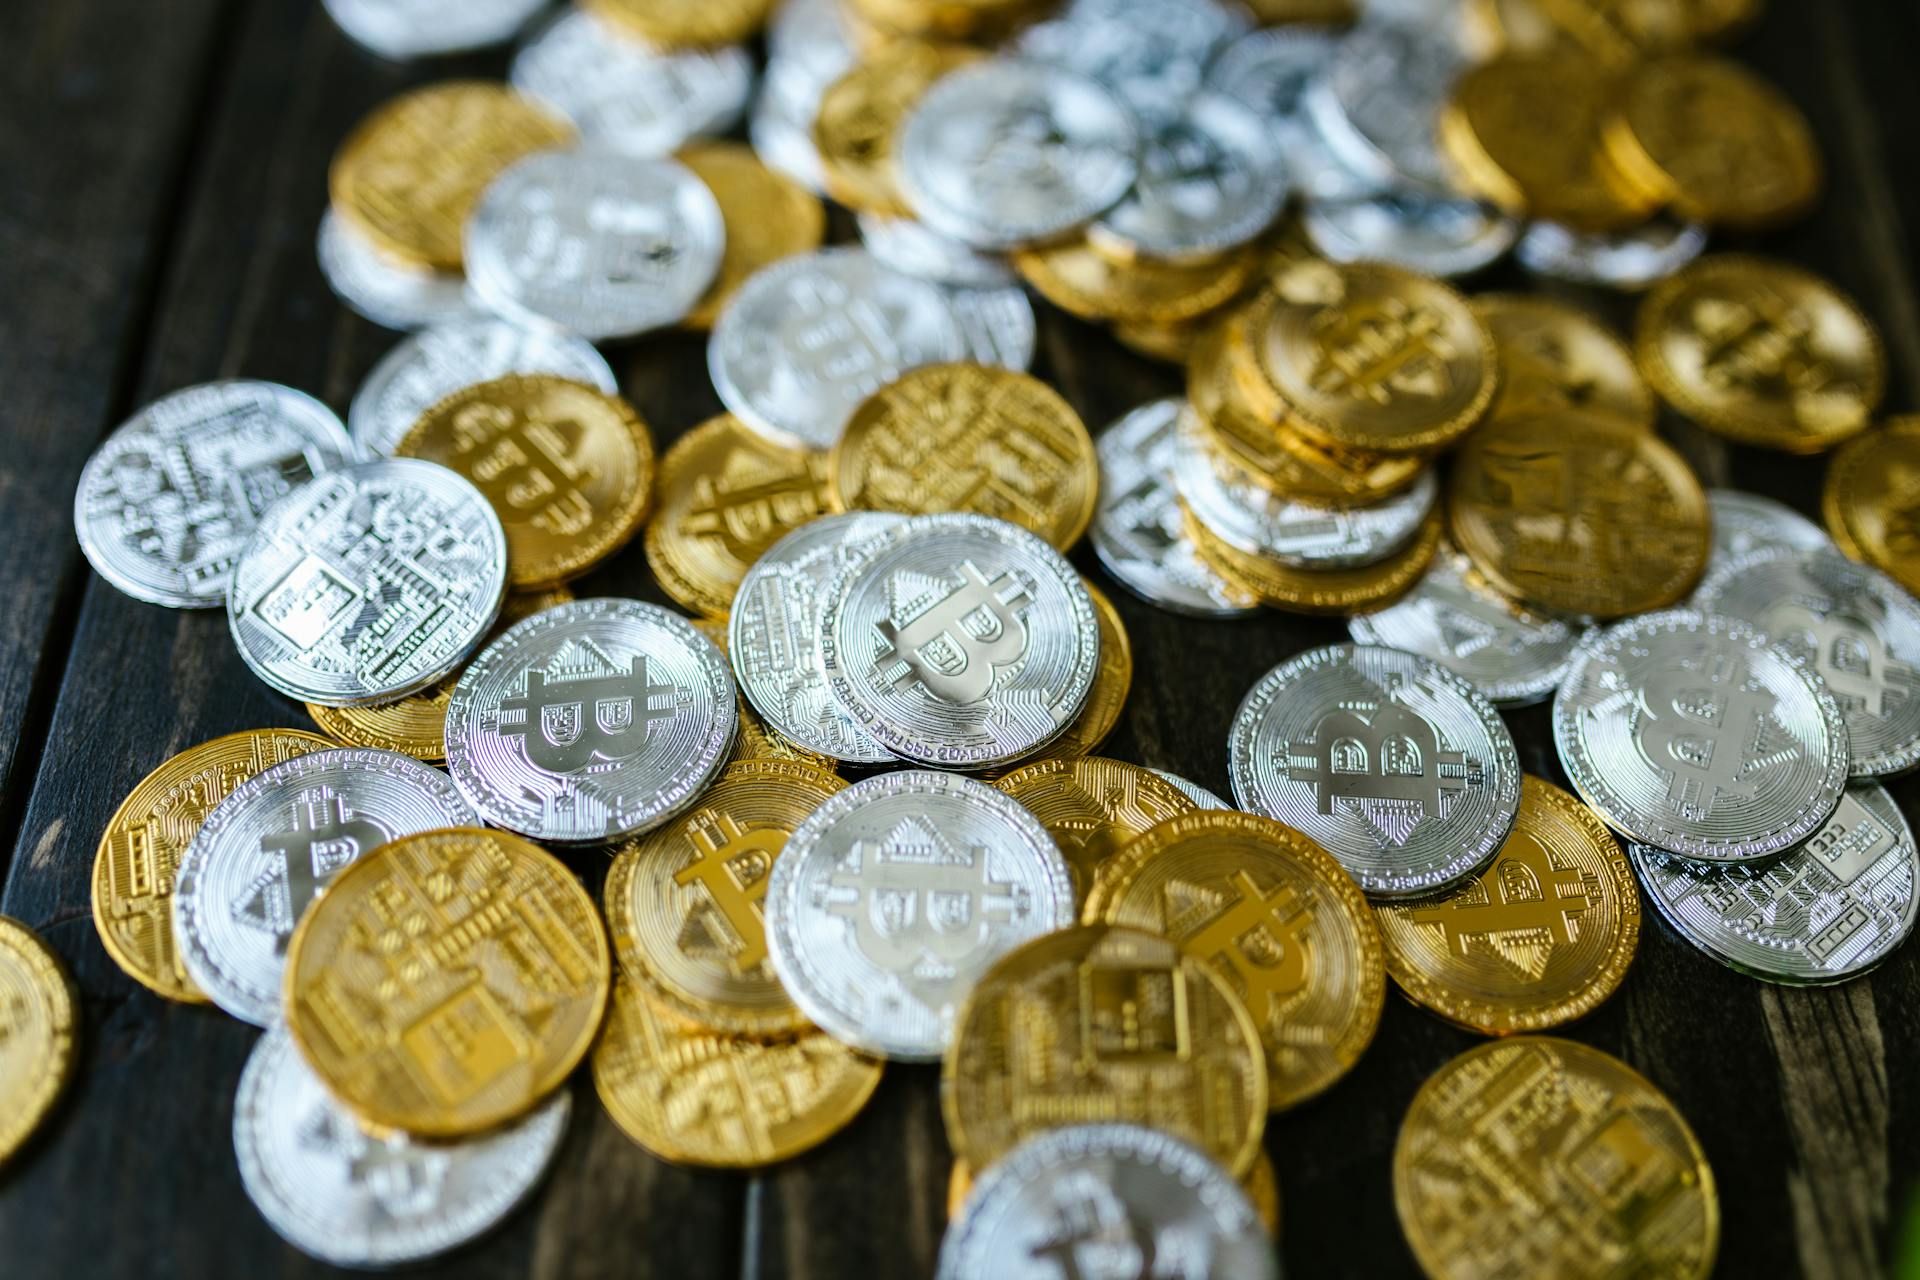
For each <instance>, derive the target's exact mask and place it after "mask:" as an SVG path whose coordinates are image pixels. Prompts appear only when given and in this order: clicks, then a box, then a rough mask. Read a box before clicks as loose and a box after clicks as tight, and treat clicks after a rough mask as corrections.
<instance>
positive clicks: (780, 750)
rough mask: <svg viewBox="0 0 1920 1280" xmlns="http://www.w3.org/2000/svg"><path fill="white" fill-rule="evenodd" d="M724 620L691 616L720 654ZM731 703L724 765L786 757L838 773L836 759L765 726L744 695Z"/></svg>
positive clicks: (723, 648)
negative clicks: (733, 711) (735, 722)
mask: <svg viewBox="0 0 1920 1280" xmlns="http://www.w3.org/2000/svg"><path fill="white" fill-rule="evenodd" d="M727 623H728V619H727V617H726V616H725V615H724V614H723V615H721V616H720V617H717V618H714V617H708V618H695V619H693V627H694V630H696V631H698V632H699V633H700V634H701V635H703V636H705V637H706V638H707V639H709V640H711V641H713V643H714V644H715V645H717V646H719V648H720V652H721V653H722V654H725V653H726V652H727ZM734 704H735V705H736V706H737V707H738V708H739V709H740V728H739V731H738V732H737V733H735V734H734V736H733V749H732V750H730V751H729V752H727V763H726V766H724V767H731V766H733V765H736V764H739V763H740V762H741V761H742V760H788V761H792V762H793V763H795V764H804V765H806V766H808V767H809V768H812V769H816V770H818V771H819V772H821V773H826V774H832V775H833V776H835V777H838V776H839V773H840V761H838V760H836V759H834V758H833V757H832V756H829V755H823V754H822V753H820V752H818V751H809V750H808V749H807V748H805V747H802V746H800V745H799V744H798V743H796V742H794V741H793V740H792V739H791V738H788V737H787V736H786V735H785V734H783V733H779V732H777V731H775V730H773V729H770V728H768V727H767V724H766V722H765V721H764V720H762V719H761V718H760V716H759V714H758V713H757V712H755V711H754V709H753V704H752V703H751V702H748V701H747V700H746V699H745V698H735V699H734Z"/></svg>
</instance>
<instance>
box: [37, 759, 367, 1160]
mask: <svg viewBox="0 0 1920 1280" xmlns="http://www.w3.org/2000/svg"><path fill="white" fill-rule="evenodd" d="M332 745H334V744H333V743H331V742H329V741H327V740H326V739H325V738H323V737H321V736H320V735H319V734H317V733H302V732H301V731H300V730H298V729H258V730H254V731H252V732H249V733H230V734H228V735H226V736H225V737H223V738H215V739H214V740H213V741H211V742H203V743H201V744H200V745H199V746H197V747H189V748H187V749H186V750H185V751H182V752H181V753H180V754H179V755H176V756H174V757H173V758H171V759H169V760H167V761H166V762H165V763H164V764H162V765H161V766H160V767H159V768H157V769H155V770H154V771H153V772H152V773H150V774H148V775H147V776H146V777H145V778H143V779H141V781H140V785H138V786H136V787H135V788H134V789H133V790H132V792H131V793H129V794H128V796H127V798H126V799H125V800H123V801H121V802H120V807H119V808H118V809H116V810H114V812H113V816H112V817H111V818H108V819H107V829H106V830H105V831H103V832H101V834H100V848H99V851H98V852H97V853H95V854H94V857H93V927H94V928H95V929H96V930H97V931H98V932H99V934H100V943H101V945H102V946H104V947H105V948H106V949H107V954H108V955H110V956H112V957H113V962H114V963H115V964H117V965H119V966H120V968H121V969H122V970H124V971H125V973H126V975H127V976H128V977H129V978H132V979H133V980H134V981H135V982H137V983H139V984H140V985H141V986H143V987H145V988H147V989H148V990H149V991H152V992H154V993H156V994H158V995H163V996H165V997H166V998H167V999H169V1000H181V1001H185V1002H186V1003H189V1004H203V1003H205V1002H206V999H207V997H206V995H205V994H204V993H202V992H201V990H200V988H199V987H198V986H196V985H195V984H194V981H193V979H192V978H190V977H189V976H187V968H186V965H185V964H183V963H182V962H181V960H180V953H179V951H178V950H177V949H176V948H175V946H174V941H173V877H174V873H175V872H176V871H178V870H179V868H180V857H181V855H182V854H184V853H185V852H186V851H187V846H188V845H189V844H191V843H193V837H194V835H195V833H197V832H198V831H199V830H200V824H201V823H203V822H205V821H206V820H207V815H208V814H210V813H212V812H213V811H214V810H215V809H217V808H219V807H220V802H221V801H222V800H225V799H226V798H227V797H228V796H229V795H231V794H233V789H234V788H235V787H237V786H239V785H240V784H241V783H243V782H245V781H246V780H247V779H248V778H251V777H253V775H254V774H256V773H259V772H261V771H262V770H264V769H268V768H271V767H272V766H274V765H276V764H279V763H280V762H281V761H283V760H291V759H293V758H294V757H295V756H303V755H305V754H307V753H308V752H309V751H324V750H326V749H327V748H328V747H331V746H332ZM0 1039H3V1037H0ZM0 1145H4V1144H0Z"/></svg>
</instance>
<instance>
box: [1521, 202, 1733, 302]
mask: <svg viewBox="0 0 1920 1280" xmlns="http://www.w3.org/2000/svg"><path fill="white" fill-rule="evenodd" d="M1706 248H1707V229H1706V228H1705V227H1703V226H1701V225H1700V224H1699V223H1697V222H1684V223H1683V222H1674V221H1672V220H1671V219H1667V218H1656V219H1654V220H1653V221H1652V222H1649V223H1647V225H1645V226H1644V227H1639V228H1636V229H1634V230H1632V231H1618V232H1604V231H1576V230H1574V229H1573V228H1571V227H1567V226H1562V225H1561V224H1560V223H1557V222H1547V221H1544V220H1543V221H1539V222H1534V223H1532V224H1530V225H1529V226H1528V227H1527V230H1526V234H1525V235H1522V236H1521V237H1520V243H1519V245H1518V247H1516V248H1515V250H1514V256H1515V257H1516V258H1518V259H1519V260H1520V265H1521V266H1523V267H1525V268H1526V269H1527V270H1528V271H1531V272H1532V273H1533V274H1534V275H1537V276H1545V277H1547V278H1548V279H1550V280H1564V281H1566V282H1567V283H1569V284H1597V285H1605V286H1607V287H1608V288H1611V289H1644V288H1646V287H1647V286H1648V285H1650V284H1653V283H1654V282H1655V281H1658V280H1664V279H1666V278H1667V277H1668V276H1670V275H1672V274H1673V273H1674V272H1676V271H1678V270H1680V268H1682V267H1684V266H1686V265H1687V264H1688V263H1689V262H1692V261H1693V260H1694V259H1695V258H1697V257H1699V256H1700V255H1701V254H1702V253H1704V252H1706Z"/></svg>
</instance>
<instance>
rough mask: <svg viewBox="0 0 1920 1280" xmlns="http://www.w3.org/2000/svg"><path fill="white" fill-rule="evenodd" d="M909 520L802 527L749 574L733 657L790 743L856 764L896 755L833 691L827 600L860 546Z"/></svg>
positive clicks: (730, 647) (840, 519)
mask: <svg viewBox="0 0 1920 1280" xmlns="http://www.w3.org/2000/svg"><path fill="white" fill-rule="evenodd" d="M905 520H906V517H905V516H901V515H894V514H891V513H885V512H877V511H855V512H849V513H848V514H846V515H837V516H822V517H821V518H820V519H818V520H814V521H811V522H810V523H808V524H805V525H802V526H801V527H800V528H798V529H795V530H794V531H793V532H792V533H789V534H787V535H786V536H785V537H784V538H781V539H780V541H778V542H776V543H774V544H773V545H772V546H771V547H769V548H767V550H766V552H765V553H764V554H763V555H762V556H761V557H760V558H759V559H758V560H756V561H755V562H754V564H753V567H752V568H751V569H748V570H747V575H746V577H744V578H742V579H741V580H740V589H739V590H738V591H737V592H736V593H735V594H734V597H733V609H732V610H731V611H730V612H729V613H728V615H727V657H728V658H729V659H730V660H731V661H732V662H733V673H734V674H735V675H736V676H738V677H739V679H740V690H741V692H742V693H744V694H745V695H746V698H747V701H748V702H750V703H752V704H753V709H754V710H755V711H757V712H759V713H760V716H761V718H762V719H764V720H765V721H766V722H767V723H768V724H770V725H772V726H773V727H774V728H775V729H776V730H778V731H779V732H780V734H781V736H782V737H785V738H787V739H788V740H789V741H791V742H794V743H797V744H799V745H800V746H803V747H806V748H807V749H809V750H811V751H818V752H820V753H821V754H822V755H829V756H832V757H834V758H835V759H836V760H845V761H847V762H848V763H850V764H887V763H890V762H891V761H892V760H893V755H892V753H890V752H889V751H888V750H887V749H886V748H885V747H883V746H881V745H880V744H879V743H878V742H875V741H874V740H873V739H872V738H871V737H869V736H868V735H867V732H866V730H864V729H862V728H861V727H860V726H859V724H857V723H856V722H855V721H854V719H853V717H852V716H850V715H848V714H847V713H846V711H845V710H844V709H843V708H842V707H841V706H840V704H839V703H838V702H836V701H834V699H833V695H832V694H830V693H829V692H827V677H826V672H825V671H823V670H822V669H821V666H820V643H819V637H820V604H821V593H822V592H823V591H825V590H826V588H827V586H828V584H829V583H830V582H832V580H833V579H834V577H836V576H837V575H838V574H839V572H840V570H841V569H842V568H844V567H845V566H846V565H847V564H848V563H849V562H850V561H851V560H852V559H853V558H854V556H855V553H856V552H857V551H858V550H859V548H860V547H862V546H863V545H865V544H866V543H867V542H869V541H871V540H872V539H874V538H876V537H878V536H879V535H881V534H883V533H885V532H886V531H887V530H889V529H891V528H893V527H894V526H895V525H897V524H901V523H904V522H905Z"/></svg>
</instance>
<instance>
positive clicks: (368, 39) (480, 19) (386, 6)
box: [322, 0, 547, 60]
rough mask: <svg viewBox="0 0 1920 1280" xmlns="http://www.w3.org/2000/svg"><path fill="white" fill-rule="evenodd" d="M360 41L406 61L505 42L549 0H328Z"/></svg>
mask: <svg viewBox="0 0 1920 1280" xmlns="http://www.w3.org/2000/svg"><path fill="white" fill-rule="evenodd" d="M322 3H323V4H324V5H325V6H326V10H327V14H328V16H329V17H331V18H332V19H333V20H334V21H335V22H337V23H339V24H340V29H341V30H342V31H344V32H346V33H347V34H348V35H349V36H351V37H352V38H353V39H354V41H355V42H357V43H358V44H361V45H364V46H365V47H366V48H368V49H371V50H372V51H373V52H375V53H377V54H379V55H380V56H381V57H383V58H394V59H400V60H405V59H408V58H423V57H431V56H433V55H436V54H443V53H461V52H464V51H466V50H469V49H484V48H485V47H487V46H488V45H492V44H503V43H505V42H506V41H508V40H511V39H513V37H514V33H515V32H517V31H519V30H520V28H521V27H524V26H525V25H527V22H528V20H529V19H531V18H532V17H533V16H534V15H535V14H536V13H539V12H540V10H542V9H544V8H546V5H547V0H322Z"/></svg>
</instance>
